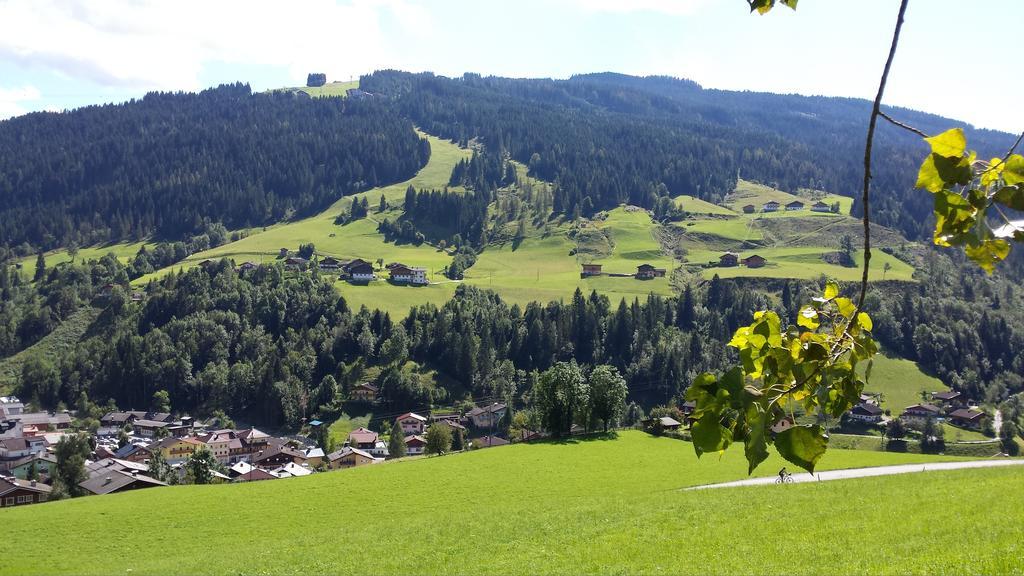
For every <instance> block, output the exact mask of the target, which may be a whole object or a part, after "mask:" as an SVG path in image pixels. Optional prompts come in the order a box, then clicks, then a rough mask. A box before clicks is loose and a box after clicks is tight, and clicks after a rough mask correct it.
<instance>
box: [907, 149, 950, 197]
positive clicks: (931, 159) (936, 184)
mask: <svg viewBox="0 0 1024 576" xmlns="http://www.w3.org/2000/svg"><path fill="white" fill-rule="evenodd" d="M945 185H946V183H945V182H943V181H942V177H941V176H939V169H938V168H937V167H936V166H935V154H929V155H928V156H927V157H926V158H925V159H924V162H923V163H922V164H921V168H920V169H919V170H918V171H917V184H914V187H915V188H924V189H925V190H927V191H929V192H938V191H939V190H942V188H943V187H944V186H945Z"/></svg>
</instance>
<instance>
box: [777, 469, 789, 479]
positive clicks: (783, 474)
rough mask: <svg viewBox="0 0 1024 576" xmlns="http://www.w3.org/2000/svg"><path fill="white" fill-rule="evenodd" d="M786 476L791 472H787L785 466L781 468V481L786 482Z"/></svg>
mask: <svg viewBox="0 0 1024 576" xmlns="http://www.w3.org/2000/svg"><path fill="white" fill-rule="evenodd" d="M786 476H789V472H787V471H786V467H785V466H783V467H782V470H779V482H785V481H786Z"/></svg>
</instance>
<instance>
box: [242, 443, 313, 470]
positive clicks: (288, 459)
mask: <svg viewBox="0 0 1024 576" xmlns="http://www.w3.org/2000/svg"><path fill="white" fill-rule="evenodd" d="M305 459H306V455H305V454H303V453H302V452H299V451H298V450H294V449H292V448H289V447H288V446H271V447H270V448H268V449H267V450H264V451H263V452H260V453H259V454H257V455H256V456H255V457H254V458H253V462H252V463H253V464H255V465H256V466H257V467H259V468H277V467H279V466H284V465H285V464H290V463H299V462H302V461H304V460H305Z"/></svg>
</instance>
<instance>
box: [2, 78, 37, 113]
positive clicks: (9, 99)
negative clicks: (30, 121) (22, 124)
mask: <svg viewBox="0 0 1024 576" xmlns="http://www.w3.org/2000/svg"><path fill="white" fill-rule="evenodd" d="M41 97H42V95H41V94H40V93H39V90H38V89H37V88H36V87H34V86H22V87H21V88H2V87H0V120H5V119H7V118H12V117H14V116H20V115H22V114H25V113H27V112H28V110H27V109H26V108H24V107H23V106H22V105H21V103H22V102H33V101H35V100H39V99H40V98H41Z"/></svg>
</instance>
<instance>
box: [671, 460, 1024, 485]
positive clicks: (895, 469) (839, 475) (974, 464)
mask: <svg viewBox="0 0 1024 576" xmlns="http://www.w3.org/2000/svg"><path fill="white" fill-rule="evenodd" d="M1020 465H1024V459H1022V460H972V461H970V462H934V463H930V464H901V465H898V466H876V467H872V468H849V469H846V470H827V471H824V472H816V473H815V474H814V475H813V476H812V475H811V474H808V473H806V472H801V473H799V474H793V482H827V481H829V480H845V479H847V478H866V477H869V476H889V475H892V474H911V473H914V472H935V471H939V470H962V469H965V468H993V467H997V466H1020ZM777 478H778V477H777V476H769V477H767V478H748V479H747V480H737V481H735V482H723V483H721V484H705V485H704V486H693V487H691V488H687V490H706V489H708V488H733V487H736V486H764V485H766V484H774V483H775V480H776V479H777Z"/></svg>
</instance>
